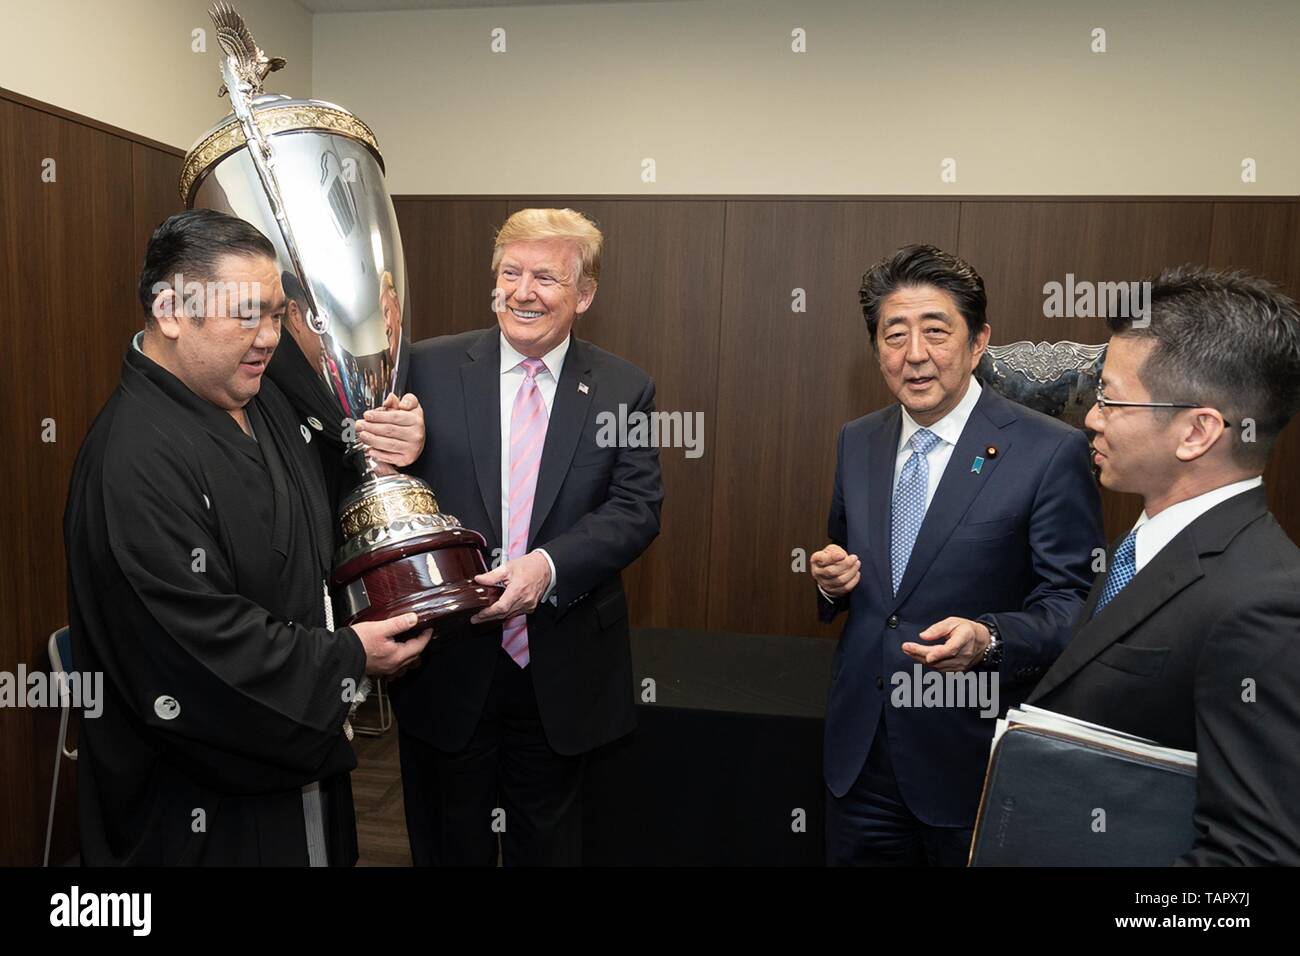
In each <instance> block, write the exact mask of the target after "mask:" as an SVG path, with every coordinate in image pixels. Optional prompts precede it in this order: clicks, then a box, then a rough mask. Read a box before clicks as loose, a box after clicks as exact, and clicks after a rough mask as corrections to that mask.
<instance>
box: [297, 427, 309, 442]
mask: <svg viewBox="0 0 1300 956" xmlns="http://www.w3.org/2000/svg"><path fill="white" fill-rule="evenodd" d="M298 431H300V432H302V440H303V441H305V442H310V441H311V432H309V431H307V426H306V425H299V426H298Z"/></svg>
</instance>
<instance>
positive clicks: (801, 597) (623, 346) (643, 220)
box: [396, 196, 1300, 637]
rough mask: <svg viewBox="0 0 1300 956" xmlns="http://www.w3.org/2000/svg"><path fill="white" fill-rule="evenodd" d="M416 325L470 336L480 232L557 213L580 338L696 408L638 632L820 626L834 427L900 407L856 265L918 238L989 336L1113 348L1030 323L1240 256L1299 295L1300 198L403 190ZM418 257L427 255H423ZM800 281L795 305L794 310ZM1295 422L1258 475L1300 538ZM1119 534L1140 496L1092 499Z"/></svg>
mask: <svg viewBox="0 0 1300 956" xmlns="http://www.w3.org/2000/svg"><path fill="white" fill-rule="evenodd" d="M396 206H397V212H398V218H399V219H400V221H401V225H402V237H403V241H404V243H405V245H406V249H407V253H408V257H407V271H408V273H409V274H410V275H411V276H412V277H413V284H412V287H411V290H410V292H409V297H410V307H411V311H412V315H413V317H414V330H415V335H416V336H417V337H423V336H426V335H441V334H446V333H451V332H460V331H463V330H465V329H471V328H481V327H483V326H486V325H488V324H489V323H491V322H492V321H493V317H492V312H491V310H490V292H491V288H492V277H491V271H490V259H491V236H492V230H493V227H495V226H497V225H499V224H500V222H501V220H502V218H504V214H505V213H506V212H508V211H514V210H516V209H521V208H525V207H528V206H570V207H572V208H574V209H578V210H580V211H582V212H584V213H586V214H587V215H589V216H591V217H592V218H593V219H594V220H595V221H596V222H597V223H598V224H599V225H600V226H601V228H602V229H603V230H604V232H605V235H606V239H607V245H606V250H607V253H606V262H605V265H604V268H603V271H602V275H601V283H600V289H599V291H598V293H597V295H596V301H595V303H594V305H593V306H592V308H591V310H590V311H589V312H588V313H587V314H586V315H585V316H583V317H582V318H581V319H580V320H579V324H578V326H577V330H578V334H579V335H580V336H582V337H583V338H586V339H589V340H590V341H592V342H595V343H596V344H597V345H600V346H602V347H604V348H607V349H609V350H610V351H613V352H616V353H617V354H619V355H622V356H623V357H625V358H627V359H629V360H630V361H633V362H635V363H637V364H638V365H640V366H641V367H642V368H644V369H646V370H647V371H648V372H649V373H650V374H651V375H653V376H654V377H655V379H656V382H657V385H658V390H657V403H658V407H659V408H660V409H663V410H668V411H683V412H694V411H701V412H703V413H704V420H705V444H704V455H703V457H702V458H699V459H694V460H688V459H686V458H684V456H683V454H682V452H681V451H680V450H677V449H665V450H663V452H662V453H661V458H662V461H663V465H664V483H665V486H666V493H667V497H666V500H665V503H664V520H663V531H662V533H661V535H660V537H659V540H658V541H656V542H655V544H654V545H653V546H652V547H651V549H650V551H649V552H648V553H647V554H646V555H645V556H644V557H643V558H642V559H641V560H640V561H638V562H637V563H636V564H635V565H634V566H633V567H632V569H631V570H630V571H629V572H628V574H627V575H626V577H627V579H628V582H629V590H630V591H631V600H632V619H633V622H634V624H636V625H638V626H643V627H649V626H654V627H681V628H696V629H701V630H727V631H741V632H750V633H776V634H807V635H813V636H823V637H832V636H834V635H835V634H836V633H838V628H837V627H825V626H823V625H820V624H818V623H817V621H816V619H815V616H814V613H813V604H812V599H811V597H810V594H811V587H812V586H811V584H810V582H809V577H808V575H807V573H806V572H799V571H796V570H794V568H795V567H796V562H795V552H796V549H802V551H803V553H806V554H810V553H811V552H812V551H814V550H816V549H817V548H819V547H820V546H821V545H822V544H823V543H824V541H825V534H826V510H827V506H828V504H829V500H830V493H831V485H832V482H833V478H834V469H835V439H836V435H837V434H838V431H839V428H840V425H841V424H843V423H844V422H845V421H848V420H849V419H852V418H855V417H857V416H859V415H863V414H866V413H867V412H870V411H872V410H874V409H877V408H880V407H882V406H884V405H885V404H887V403H889V402H891V401H892V400H893V399H892V396H891V395H890V394H889V392H888V390H887V389H886V388H885V386H884V383H883V381H882V380H881V377H880V373H879V371H878V370H877V368H876V365H875V360H874V358H873V356H872V352H871V347H870V343H869V341H868V339H867V333H866V326H865V323H864V322H863V320H862V312H861V309H860V308H859V306H858V298H857V290H858V286H859V285H860V283H861V278H862V273H863V271H864V270H865V269H866V267H867V266H868V265H869V264H870V263H871V262H873V261H875V260H876V259H878V258H880V257H881V256H883V255H886V254H887V253H889V252H891V251H893V250H894V249H895V248H897V247H898V246H900V245H902V244H904V243H907V242H931V243H934V244H935V245H938V246H940V247H943V248H946V249H951V250H954V251H956V252H957V253H958V254H960V255H962V256H963V257H965V258H966V259H967V260H968V261H969V262H970V263H971V264H972V265H973V266H974V267H975V268H976V269H977V270H979V272H980V273H981V275H983V277H984V280H985V285H986V287H987V289H988V295H989V321H990V323H991V324H992V326H993V341H994V342H995V343H1006V342H1014V341H1017V340H1019V339H1032V340H1034V341H1039V340H1044V339H1046V340H1049V341H1055V340H1059V339H1072V340H1074V341H1079V342H1104V341H1105V340H1106V337H1107V333H1106V329H1105V324H1104V322H1103V321H1102V320H1100V319H1086V318H1061V319H1046V318H1044V317H1043V314H1042V312H1043V293H1042V289H1043V285H1044V283H1046V282H1049V281H1058V282H1063V281H1064V280H1065V276H1066V274H1067V273H1073V274H1074V275H1075V277H1076V279H1079V280H1082V279H1091V280H1093V281H1104V280H1108V281H1114V280H1120V279H1138V278H1141V277H1142V276H1143V275H1146V274H1149V273H1153V272H1157V271H1159V270H1160V269H1161V268H1162V267H1164V266H1167V265H1176V264H1180V263H1185V262H1193V263H1207V264H1209V265H1213V266H1223V267H1228V266H1231V267H1236V268H1244V269H1247V270H1248V271H1251V272H1254V273H1256V274H1259V275H1263V276H1265V277H1267V278H1270V279H1273V280H1274V281H1276V282H1278V283H1280V284H1281V285H1283V286H1284V287H1285V288H1286V289H1287V290H1288V291H1289V293H1290V294H1291V295H1292V296H1294V297H1297V298H1300V201H1297V200H1291V199H1280V200H1267V201H1254V200H1239V199H1232V200H1216V199H1173V200H1169V199H1160V200H1148V199H1142V198H1132V197H1116V198H1081V199H1073V198H1061V199H1043V198H1033V197H1027V198H1016V199H978V198H977V199H965V198H961V199H938V198H936V199H929V198H918V199H899V198H888V197H882V198H879V199H862V198H854V197H828V198H815V199H809V198H789V199H786V198H776V197H753V198H741V197H700V198H689V199H682V198H673V199H663V198H653V199H650V198H639V197H615V198H610V197H599V198H585V197H563V196H559V197H557V196H516V197H511V196H500V197H484V198H479V199H467V198H464V197H454V198H453V197H446V198H444V197H424V196H407V197H399V199H398V200H397V201H396ZM425 255H429V256H432V258H431V259H427V260H426V259H425V258H423V257H424V256H425ZM796 290H802V291H803V294H804V296H805V299H806V311H804V312H796V311H792V308H791V306H792V301H793V296H794V295H796V294H797V292H796ZM1297 473H1300V422H1296V423H1292V425H1291V427H1290V428H1288V430H1287V432H1286V434H1285V435H1284V436H1283V439H1282V441H1281V442H1280V443H1279V444H1278V446H1277V448H1276V450H1275V452H1274V455H1273V459H1272V462H1271V463H1270V466H1269V470H1268V472H1267V474H1266V476H1265V478H1266V481H1267V483H1268V488H1269V494H1270V500H1271V501H1272V504H1273V508H1274V509H1275V511H1276V512H1277V514H1278V517H1279V519H1280V520H1281V522H1282V524H1283V526H1284V527H1285V528H1286V529H1287V531H1288V533H1289V534H1290V535H1291V536H1292V538H1294V539H1297V540H1300V482H1297V480H1296V478H1295V476H1296V474H1297ZM1103 506H1104V509H1105V518H1106V530H1107V534H1108V536H1110V537H1114V536H1115V535H1117V534H1119V533H1121V532H1122V531H1123V530H1124V529H1125V528H1127V527H1128V526H1130V525H1131V524H1132V522H1133V521H1134V520H1135V519H1136V517H1137V515H1138V513H1139V512H1140V511H1141V502H1140V501H1139V500H1138V499H1137V498H1135V497H1133V496H1128V495H1115V494H1111V493H1109V492H1104V493H1103Z"/></svg>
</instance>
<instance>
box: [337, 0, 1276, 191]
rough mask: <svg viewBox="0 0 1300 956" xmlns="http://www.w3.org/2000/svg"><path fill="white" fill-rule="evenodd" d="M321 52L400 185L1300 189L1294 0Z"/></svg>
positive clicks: (704, 19)
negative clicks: (493, 46)
mask: <svg viewBox="0 0 1300 956" xmlns="http://www.w3.org/2000/svg"><path fill="white" fill-rule="evenodd" d="M494 27H502V28H504V29H505V31H506V39H507V52H506V53H504V54H493V53H492V52H490V49H489V41H490V31H491V30H492V29H493V28H494ZM795 27H802V28H804V29H805V30H806V31H807V37H808V52H807V53H804V54H794V53H792V52H790V43H791V38H790V31H791V30H792V29H793V28H795ZM1093 27H1103V28H1105V29H1106V31H1107V45H1108V50H1109V52H1107V53H1104V54H1094V53H1092V52H1090V50H1089V44H1090V31H1091V29H1092V28H1093ZM314 36H315V55H314V57H313V70H314V72H313V83H312V87H313V91H314V93H315V95H316V96H318V97H321V98H323V99H327V100H336V101H338V102H341V103H343V104H345V105H347V106H348V107H349V108H351V109H352V110H354V111H355V112H357V113H358V114H359V115H360V116H361V117H362V118H364V119H365V120H366V121H367V122H368V123H370V124H371V125H372V126H373V127H374V128H375V130H376V132H377V134H378V136H379V141H380V145H381V147H382V148H383V150H384V152H385V154H386V157H387V158H388V168H389V182H390V187H391V188H392V189H393V191H394V192H398V193H506V192H509V193H534V194H537V193H547V192H555V193H630V194H635V193H641V192H645V193H733V194H735V193H740V194H746V193H830V194H836V193H844V194H864V193H865V194H880V193H900V194H927V195H928V194H941V193H955V194H963V195H965V194H999V193H1000V194H1016V195H1023V194H1056V195H1063V194H1075V193H1084V194H1181V193H1192V194H1215V195H1218V194H1224V195H1250V194H1271V195H1279V194H1288V195H1295V194H1297V193H1300V66H1298V65H1297V64H1298V63H1300V59H1298V56H1300V54H1298V52H1297V51H1298V49H1300V2H1296V0H1233V2H1219V0H1214V2H1197V0H1176V2H1171V0H1156V2H1144V3H1141V4H1139V3H1131V2H1128V0H1123V2H1088V3H1083V2H1063V0H1058V2H1043V0H1034V2H1007V0H1004V2H992V0H953V2H943V3H936V2H923V0H910V2H903V0H898V2H889V3H882V2H872V0H805V2H800V3H792V2H771V0H745V2H742V0H680V2H666V3H640V4H595V5H583V6H558V7H523V8H493V9H486V10H463V9H462V10H441V11H427V12H402V13H376V14H361V15H354V14H322V15H318V16H316V18H315V30H314ZM646 157H650V158H653V159H654V160H655V161H656V164H657V182H655V183H654V184H644V183H642V182H641V178H640V173H641V167H640V164H641V161H642V159H643V158H646ZM945 157H953V158H955V159H956V160H957V182H956V183H952V184H948V183H943V182H941V181H940V176H939V173H940V163H941V161H942V160H943V159H944V158H945ZM1243 157H1252V158H1254V159H1255V160H1256V161H1257V163H1258V182H1257V183H1256V184H1254V185H1246V184H1243V183H1242V182H1241V173H1240V165H1241V161H1242V159H1243Z"/></svg>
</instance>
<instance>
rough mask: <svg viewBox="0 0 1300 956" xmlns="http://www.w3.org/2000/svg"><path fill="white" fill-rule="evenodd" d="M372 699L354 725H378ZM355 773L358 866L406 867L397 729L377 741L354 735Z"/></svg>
mask: <svg viewBox="0 0 1300 956" xmlns="http://www.w3.org/2000/svg"><path fill="white" fill-rule="evenodd" d="M378 717H379V714H378V711H377V710H376V709H375V707H374V705H373V698H372V699H371V700H368V701H366V703H365V704H363V705H362V706H361V708H360V710H359V712H358V713H357V718H358V719H357V721H355V723H358V724H361V725H374V724H377V723H378ZM352 748H353V749H354V750H355V751H356V754H357V769H356V770H354V771H353V772H352V801H353V803H354V804H355V806H356V811H357V845H358V849H359V852H360V859H359V860H358V861H357V865H358V866H410V865H411V850H410V847H409V846H408V845H407V842H406V818H405V816H404V815H403V812H404V811H403V809H402V775H401V767H400V764H399V761H398V757H397V725H396V724H394V725H393V726H391V727H389V728H388V732H387V733H385V734H383V735H382V736H379V737H368V736H365V735H363V734H357V735H356V736H355V737H354V738H353V740H352Z"/></svg>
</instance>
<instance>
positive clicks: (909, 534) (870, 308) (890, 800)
mask: <svg viewBox="0 0 1300 956" xmlns="http://www.w3.org/2000/svg"><path fill="white" fill-rule="evenodd" d="M861 300H862V307H863V313H864V315H865V317H866V320H867V328H868V330H869V332H870V334H871V341H872V346H873V349H874V352H875V354H876V357H877V359H878V361H879V364H880V370H881V373H882V374H883V375H884V377H885V380H886V382H887V383H888V385H889V387H890V390H891V391H893V392H894V394H895V395H896V396H897V397H898V404H895V405H890V406H889V407H888V408H884V409H881V410H880V411H877V412H874V413H872V414H870V415H867V416H866V417H864V418H859V419H857V420H856V421H852V422H849V423H848V424H847V425H845V426H844V427H843V429H842V430H841V431H840V438H839V458H838V464H837V467H836V474H835V492H834V497H833V499H832V502H831V510H830V519H829V521H828V533H829V536H830V539H831V544H829V545H828V546H827V547H826V548H825V549H823V550H821V551H819V552H817V553H816V554H814V555H813V557H812V561H811V564H812V573H813V577H814V579H815V580H816V582H817V584H818V588H819V591H820V594H819V597H818V611H819V614H820V615H821V617H822V619H823V620H825V621H830V620H832V619H833V618H834V617H835V615H836V614H838V613H839V612H840V611H843V610H847V611H848V612H849V616H848V621H847V623H846V624H845V626H844V631H843V634H842V635H841V637H840V642H839V646H838V647H837V648H836V652H835V662H834V668H833V673H832V677H831V689H830V697H829V701H828V703H827V709H826V739H825V753H824V773H825V779H826V786H827V788H828V790H829V795H828V798H827V819H826V852H827V860H828V862H830V863H832V864H869V865H924V864H930V865H954V866H960V865H964V864H965V862H966V856H967V852H968V849H969V846H970V839H971V831H972V828H973V826H974V821H975V813H976V809H977V806H978V803H979V795H980V787H981V784H982V781H983V778H984V768H985V765H986V764H987V762H988V752H989V743H990V741H991V739H992V736H993V729H994V724H995V718H996V717H997V716H998V715H999V713H1000V712H1002V711H1004V710H1005V705H1006V704H1010V703H1016V702H1018V701H1019V700H1020V699H1022V697H1021V695H1022V694H1023V693H1024V692H1027V691H1028V689H1029V688H1030V687H1032V686H1033V681H1034V680H1036V679H1037V678H1038V676H1040V675H1041V674H1042V673H1043V672H1044V671H1045V670H1046V669H1047V667H1048V665H1050V664H1051V662H1052V661H1053V660H1054V659H1055V658H1056V655H1057V654H1059V653H1060V651H1061V648H1062V647H1063V646H1064V645H1065V641H1066V638H1067V637H1068V634H1069V625H1070V623H1071V622H1072V621H1073V620H1074V618H1075V616H1076V615H1077V613H1078V611H1079V609H1080V608H1081V607H1082V604H1083V600H1084V596H1085V594H1086V593H1087V587H1088V580H1089V578H1090V576H1091V572H1090V562H1091V560H1092V557H1093V549H1094V548H1098V549H1099V548H1100V545H1101V544H1102V541H1103V537H1102V530H1101V508H1100V502H1099V498H1098V494H1097V488H1096V483H1095V481H1094V480H1093V476H1092V472H1091V469H1090V468H1089V465H1088V442H1087V439H1086V438H1085V437H1084V435H1083V433H1082V432H1080V431H1078V430H1077V429H1074V428H1071V427H1069V426H1068V425H1065V424H1063V423H1061V422H1058V421H1056V420H1055V419H1052V418H1049V417H1047V416H1045V415H1041V414H1039V413H1037V412H1034V411H1032V410H1030V409H1027V408H1023V407H1021V406H1018V405H1015V404H1013V403H1011V402H1009V401H1006V400H1005V399H1003V398H1001V397H1000V396H998V395H996V394H995V393H994V392H993V391H991V390H989V389H981V387H980V385H979V383H978V382H976V381H975V380H974V378H973V376H972V372H973V370H974V369H975V366H976V365H977V364H978V363H979V360H980V356H981V355H983V354H984V349H985V347H986V346H987V344H988V340H989V335H990V327H989V325H988V324H987V322H986V321H985V308H986V297H985V293H984V283H983V280H982V279H981V278H980V277H979V274H978V273H976V272H975V270H974V269H972V268H971V267H970V266H969V265H968V264H967V263H965V262H964V261H962V260H961V259H959V258H957V257H956V256H953V255H950V254H949V253H946V252H942V251H941V250H939V249H936V248H934V247H933V246H908V247H905V248H903V249H901V250H899V251H898V252H897V253H896V254H894V255H893V256H892V257H889V258H886V259H884V260H882V261H880V262H878V263H877V264H876V265H874V266H872V268H871V269H870V270H869V271H868V272H867V274H866V275H865V276H864V277H863V284H862V289H861ZM425 404H426V405H428V404H429V403H428V402H426V403H425Z"/></svg>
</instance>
